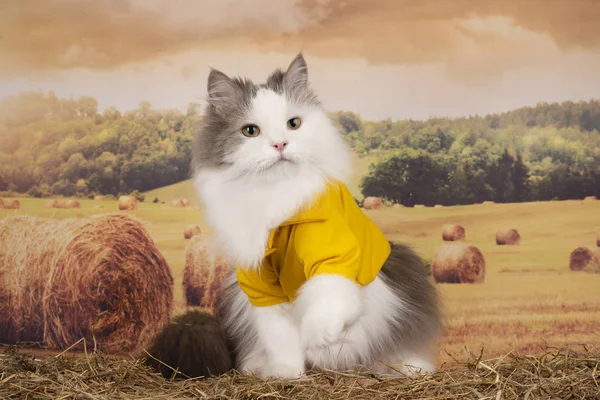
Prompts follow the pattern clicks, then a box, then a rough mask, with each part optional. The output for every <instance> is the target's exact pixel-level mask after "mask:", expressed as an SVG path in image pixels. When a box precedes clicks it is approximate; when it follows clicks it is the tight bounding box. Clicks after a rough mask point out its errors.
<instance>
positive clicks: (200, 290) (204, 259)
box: [183, 234, 231, 310]
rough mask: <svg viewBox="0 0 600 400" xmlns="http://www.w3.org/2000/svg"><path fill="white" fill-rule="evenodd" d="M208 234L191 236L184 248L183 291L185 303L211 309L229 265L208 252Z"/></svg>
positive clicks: (219, 292)
mask: <svg viewBox="0 0 600 400" xmlns="http://www.w3.org/2000/svg"><path fill="white" fill-rule="evenodd" d="M207 239H208V236H206V235H202V234H201V235H197V236H193V237H192V239H191V240H190V242H189V243H188V245H187V246H186V248H185V268H184V270H183V292H184V293H185V300H186V305H188V306H198V307H202V308H204V309H207V310H213V309H214V305H215V304H216V302H217V301H218V299H219V297H220V296H221V291H222V289H223V283H224V280H225V278H226V276H227V274H228V273H229V271H231V267H230V266H229V265H228V264H226V263H224V262H223V260H221V259H219V258H218V257H215V256H214V255H212V254H210V253H209V249H208V240H207Z"/></svg>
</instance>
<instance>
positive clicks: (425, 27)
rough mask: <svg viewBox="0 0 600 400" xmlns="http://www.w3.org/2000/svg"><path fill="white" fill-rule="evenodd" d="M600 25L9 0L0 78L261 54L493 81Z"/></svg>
mask: <svg viewBox="0 0 600 400" xmlns="http://www.w3.org/2000/svg"><path fill="white" fill-rule="evenodd" d="M598 20H600V2H598V1H593V0H571V1H566V0H527V1H520V0H515V1H512V0H486V1H482V0H452V1H449V0H371V1H364V0H237V1H234V0H220V1H218V2H217V1H212V0H197V1H190V0H188V1H186V0H173V1H169V2H166V1H163V0H93V1H83V0H53V1H44V2H41V1H37V0H3V1H0V73H19V74H21V73H24V72H25V71H40V70H46V71H47V70H64V69H72V68H87V69H97V70H106V69H114V68H117V67H120V66H122V65H124V64H128V63H140V62H146V61H151V60H157V59H166V60H168V59H169V57H171V56H174V55H176V54H180V53H183V52H189V51H202V50H230V51H236V50H240V49H249V48H250V49H252V48H253V49H256V50H260V51H265V52H278V53H285V54H295V53H297V52H298V51H300V50H303V51H305V52H306V53H307V54H311V55H314V56H317V57H327V58H360V59H365V60H366V61H367V62H368V63H370V64H376V65H381V64H393V65H410V64H423V63H442V64H446V65H447V66H448V71H449V73H450V74H455V75H457V76H459V75H460V74H465V73H467V72H466V71H469V70H473V69H476V70H477V71H479V73H482V74H488V75H489V74H493V73H495V72H496V73H497V72H498V71H502V70H504V69H506V68H510V67H511V66H512V65H514V64H515V63H518V62H520V60H519V57H522V58H530V59H536V58H538V59H539V60H542V61H543V59H544V54H545V53H547V52H552V51H571V50H581V49H583V50H586V51H597V50H599V49H600V25H599V24H598V23H597V21H598ZM521 61H522V60H521ZM185 68H186V69H185V71H186V73H190V74H191V73H192V71H193V67H192V66H188V67H185ZM469 73H470V72H469Z"/></svg>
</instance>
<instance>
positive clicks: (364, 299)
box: [153, 53, 441, 378]
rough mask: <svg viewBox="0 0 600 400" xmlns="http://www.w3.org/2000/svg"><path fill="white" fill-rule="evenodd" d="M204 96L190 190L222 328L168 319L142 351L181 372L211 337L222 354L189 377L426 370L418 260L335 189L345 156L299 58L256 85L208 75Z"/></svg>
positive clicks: (427, 334) (431, 348) (430, 298)
mask: <svg viewBox="0 0 600 400" xmlns="http://www.w3.org/2000/svg"><path fill="white" fill-rule="evenodd" d="M207 90H208V99H207V100H208V105H207V108H206V110H205V115H204V117H203V119H202V122H201V126H200V128H199V131H198V133H197V135H196V137H195V141H194V147H193V164H192V166H193V172H194V186H195V189H196V191H197V193H198V195H199V198H200V200H201V202H202V205H203V210H204V215H205V218H206V222H207V223H208V225H209V226H210V228H211V238H212V239H211V240H212V243H211V245H212V251H214V252H215V253H219V254H220V255H222V256H223V257H225V258H226V259H227V260H228V261H229V262H230V263H231V264H232V265H235V266H236V268H235V269H234V270H233V271H232V272H231V274H230V275H229V276H228V277H227V282H226V283H225V287H224V290H223V295H222V297H221V299H220V301H219V303H218V304H217V305H216V311H215V317H214V318H215V320H214V321H216V322H215V323H218V324H219V326H221V327H222V330H219V329H206V330H202V329H199V328H198V326H200V325H202V326H205V325H207V324H208V322H207V318H209V317H207V316H206V315H202V316H201V317H200V316H199V317H198V318H197V319H198V326H196V327H194V326H193V325H194V324H193V319H191V320H190V321H191V322H190V321H188V324H187V325H184V324H171V325H169V326H168V327H166V328H165V332H166V331H169V332H171V333H172V334H171V335H165V334H163V335H162V336H160V338H157V339H156V341H155V343H154V347H153V349H154V351H155V354H157V355H160V357H163V360H167V361H169V362H172V363H173V364H174V365H187V366H190V365H193V364H194V362H193V360H190V357H201V356H199V355H198V354H203V352H202V351H201V349H198V348H195V349H191V348H188V347H199V346H200V347H202V346H209V345H210V343H219V345H220V344H221V343H222V340H223V337H222V335H225V339H226V341H227V344H228V345H227V350H222V351H221V353H220V355H219V356H215V354H214V352H211V353H210V359H202V360H200V359H198V360H197V365H201V366H202V368H201V370H202V371H199V370H198V369H195V370H194V369H193V368H192V367H190V368H189V371H191V372H190V373H192V374H196V375H198V374H200V373H203V374H205V375H216V374H220V373H224V372H227V369H228V368H229V366H231V367H232V368H235V369H236V370H238V371H240V372H241V373H244V374H256V375H258V376H262V377H281V378H297V377H300V376H302V375H303V374H304V373H305V372H306V371H307V370H309V369H320V368H328V369H335V370H349V369H354V368H361V367H366V368H370V369H372V370H374V371H378V372H382V373H390V372H391V373H396V372H401V373H406V374H412V373H429V372H433V371H435V369H436V368H435V353H436V352H435V343H436V341H437V339H438V337H439V335H440V331H441V322H440V311H439V305H438V295H437V292H436V289H435V287H434V286H433V285H432V283H431V282H430V281H429V279H428V276H427V271H426V268H425V266H424V263H423V261H422V260H421V258H420V257H419V256H418V255H417V254H416V253H415V252H414V251H413V250H412V249H411V248H410V247H408V246H406V245H404V244H400V243H391V242H389V241H387V239H385V237H384V236H383V233H381V231H379V228H377V226H376V225H375V224H374V223H373V222H372V221H371V220H370V219H369V218H368V217H367V215H366V214H365V213H364V212H363V211H362V210H361V209H360V208H359V206H358V204H357V203H356V201H355V200H354V198H353V197H352V196H351V195H350V192H349V191H348V189H347V187H346V186H345V184H344V183H343V182H344V181H346V180H347V179H348V177H349V176H350V173H351V165H350V164H351V163H350V152H349V149H348V148H347V146H346V144H345V140H344V138H343V136H342V134H341V132H339V131H338V129H337V128H336V127H335V125H334V123H333V121H332V119H331V118H330V117H329V115H328V114H327V112H326V111H325V109H324V107H323V105H322V103H321V101H320V100H319V99H318V97H317V95H316V94H315V92H314V90H313V89H312V87H311V85H310V83H309V80H308V66H307V63H306V61H305V59H304V57H303V55H302V54H301V53H300V54H298V55H297V56H296V57H295V58H294V59H293V60H292V62H291V63H290V64H289V66H288V68H287V70H286V71H285V72H283V71H282V70H280V69H277V70H275V71H274V72H273V73H271V74H270V76H269V77H268V79H267V80H266V82H265V83H263V84H255V83H253V82H252V81H251V80H249V79H244V78H238V77H234V78H230V77H229V76H227V75H226V74H224V73H223V72H220V71H218V70H216V69H211V70H210V73H209V76H208V82H207ZM303 218H304V219H303ZM302 219H303V220H302ZM289 221H292V222H289ZM294 221H295V222H294ZM198 315H200V314H198ZM213 328H214V327H213ZM192 330H193V331H194V335H195V336H193V337H194V338H195V339H193V338H192V339H190V337H192V336H190V334H189V331H192ZM199 332H204V333H199ZM203 334H204V335H205V337H200V336H201V335H203ZM211 335H212V336H211ZM183 337H185V338H186V339H185V340H184V341H183V342H181V343H178V344H174V342H177V340H181V339H182V338H183ZM219 348H224V347H223V346H221V347H219ZM161 349H162V352H161V351H160V350H161ZM206 357H209V356H208V355H207V356H206ZM215 357H216V358H225V359H227V362H224V361H223V360H216V359H215ZM167 361H165V363H168V362H167ZM217 361H218V362H217ZM211 362H212V364H211ZM223 366H226V367H223Z"/></svg>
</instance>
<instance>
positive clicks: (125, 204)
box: [119, 196, 137, 210]
mask: <svg viewBox="0 0 600 400" xmlns="http://www.w3.org/2000/svg"><path fill="white" fill-rule="evenodd" d="M136 208H137V199H136V198H135V197H133V196H120V197H119V210H135V209H136Z"/></svg>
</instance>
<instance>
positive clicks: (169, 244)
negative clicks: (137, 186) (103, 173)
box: [0, 195, 600, 362]
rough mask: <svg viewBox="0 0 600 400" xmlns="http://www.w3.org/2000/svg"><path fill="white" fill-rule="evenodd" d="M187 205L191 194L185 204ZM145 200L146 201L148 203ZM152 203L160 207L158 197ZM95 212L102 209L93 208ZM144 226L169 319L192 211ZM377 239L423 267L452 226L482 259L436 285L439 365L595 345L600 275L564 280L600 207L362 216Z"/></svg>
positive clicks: (35, 211) (49, 212)
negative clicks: (153, 246)
mask: <svg viewBox="0 0 600 400" xmlns="http://www.w3.org/2000/svg"><path fill="white" fill-rule="evenodd" d="M189 198H190V199H192V196H191V195H190V196H189ZM19 200H20V202H21V209H20V210H3V209H0V217H3V216H6V215H11V214H15V213H18V214H30V215H38V216H47V217H56V218H66V217H83V216H88V215H91V214H96V213H105V212H117V211H118V210H117V204H116V201H100V202H95V201H92V200H82V201H80V202H81V208H80V209H46V208H44V206H43V205H44V202H45V200H40V199H29V198H23V199H19ZM150 200H151V199H150ZM161 200H162V199H161ZM96 204H101V205H103V206H104V208H103V209H96V208H93V207H94V205H96ZM127 212H130V213H133V214H135V215H137V216H138V217H140V218H142V219H143V220H145V221H147V228H148V230H149V232H150V234H151V235H152V237H153V238H154V240H155V241H156V242H157V245H158V247H159V248H160V250H161V251H162V252H163V254H164V255H165V257H166V258H167V260H168V262H169V264H170V266H171V269H172V273H173V276H174V278H175V288H174V289H175V291H174V292H175V308H176V312H179V311H182V310H183V307H184V300H183V293H182V289H181V282H182V274H183V265H184V247H185V245H186V243H187V241H186V240H185V239H184V238H183V229H184V227H185V226H186V224H189V223H198V224H199V225H201V226H202V225H203V221H202V213H201V212H200V211H197V210H195V209H193V208H187V209H174V208H171V207H170V206H168V205H167V204H150V203H142V204H140V205H139V208H138V210H136V211H127ZM367 213H368V214H369V216H370V217H371V218H373V220H374V221H375V222H376V223H377V224H378V225H379V226H380V227H381V228H382V230H383V231H384V232H385V233H386V234H387V236H388V237H389V238H390V239H392V240H396V241H402V242H406V243H409V244H411V245H412V246H414V248H415V249H416V250H417V251H418V252H419V253H420V254H421V255H422V256H424V257H425V258H428V259H431V258H432V256H433V254H434V251H435V249H436V247H437V246H439V245H441V244H442V243H443V242H442V240H441V226H442V225H443V224H445V223H459V224H461V225H463V226H464V227H465V229H466V232H467V241H468V242H470V243H472V244H475V245H476V246H478V247H479V248H480V249H481V251H482V252H483V254H484V256H485V259H486V268H487V273H486V279H485V282H484V283H483V284H480V285H450V284H442V285H437V286H438V288H439V290H440V292H441V295H442V298H443V307H444V312H445V323H446V331H445V334H444V338H443V342H442V343H441V346H440V353H439V361H440V362H444V361H451V359H452V356H455V357H460V358H463V355H464V351H465V346H466V347H467V348H468V349H469V350H470V351H471V352H474V353H478V352H479V351H480V349H481V348H482V347H483V348H484V349H485V353H484V355H485V356H488V357H491V356H495V355H499V354H505V353H507V352H508V351H511V350H515V351H518V352H522V353H525V352H526V353H533V352H537V351H538V350H540V349H541V348H542V346H543V345H544V344H548V345H556V346H558V345H565V344H568V343H586V344H590V345H595V346H600V335H598V332H600V275H592V274H588V273H584V272H581V273H575V272H571V271H570V270H569V268H568V260H569V254H570V252H571V251H572V250H573V249H574V248H575V247H577V246H580V245H585V244H593V243H594V242H595V237H596V233H597V232H598V231H600V201H596V202H582V201H562V202H540V203H524V204H492V205H470V206H457V207H445V208H441V209H433V208H421V209H412V208H405V209H382V210H377V211H367ZM501 227H512V228H516V229H518V230H519V232H520V233H521V237H522V239H521V244H520V245H519V246H497V245H496V244H495V232H496V230H497V229H498V228H501Z"/></svg>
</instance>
